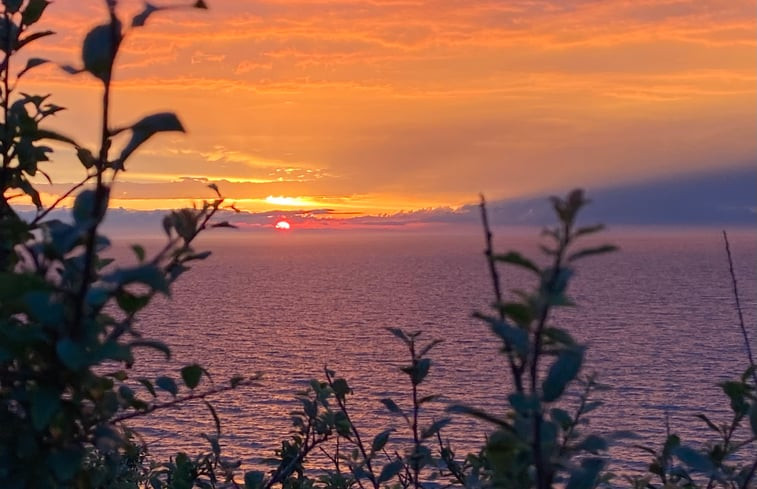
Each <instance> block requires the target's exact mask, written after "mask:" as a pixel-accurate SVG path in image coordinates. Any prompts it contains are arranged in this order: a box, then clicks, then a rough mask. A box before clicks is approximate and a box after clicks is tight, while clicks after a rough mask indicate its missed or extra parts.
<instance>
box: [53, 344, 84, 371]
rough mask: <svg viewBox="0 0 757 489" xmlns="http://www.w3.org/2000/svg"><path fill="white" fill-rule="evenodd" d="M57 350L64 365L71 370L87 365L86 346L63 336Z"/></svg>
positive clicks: (56, 347)
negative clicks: (83, 346)
mask: <svg viewBox="0 0 757 489" xmlns="http://www.w3.org/2000/svg"><path fill="white" fill-rule="evenodd" d="M55 351H56V352H57V353H58V358H60V360H61V362H63V365H65V366H66V367H68V368H70V369H71V370H79V369H81V368H83V367H85V366H86V365H87V358H86V352H85V351H84V348H82V347H81V346H80V345H79V344H78V343H75V342H74V341H72V340H71V339H70V338H63V339H62V340H60V341H58V344H57V345H56V346H55Z"/></svg>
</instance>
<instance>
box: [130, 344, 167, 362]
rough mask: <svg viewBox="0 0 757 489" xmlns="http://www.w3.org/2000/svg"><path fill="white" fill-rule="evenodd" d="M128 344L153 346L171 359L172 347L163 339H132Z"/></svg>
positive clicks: (145, 346) (144, 346)
mask: <svg viewBox="0 0 757 489" xmlns="http://www.w3.org/2000/svg"><path fill="white" fill-rule="evenodd" d="M128 346H129V347H130V348H140V347H141V348H152V349H153V350H157V351H159V352H161V353H162V354H163V355H165V356H166V360H170V359H171V349H170V348H169V347H168V345H166V344H165V343H163V342H162V341H157V340H147V339H139V340H132V341H130V342H129V345H128Z"/></svg>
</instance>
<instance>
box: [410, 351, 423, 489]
mask: <svg viewBox="0 0 757 489" xmlns="http://www.w3.org/2000/svg"><path fill="white" fill-rule="evenodd" d="M410 354H411V356H412V357H413V371H416V369H417V368H418V357H417V354H416V351H415V339H414V338H413V339H412V340H411V341H410ZM411 384H412V385H413V426H412V428H413V445H414V450H413V485H414V486H415V487H416V488H419V487H421V485H420V482H419V480H418V477H419V473H420V459H419V457H420V453H421V452H420V448H421V439H420V436H419V434H418V413H419V412H420V404H418V385H417V384H416V383H415V381H414V380H413V378H412V376H411Z"/></svg>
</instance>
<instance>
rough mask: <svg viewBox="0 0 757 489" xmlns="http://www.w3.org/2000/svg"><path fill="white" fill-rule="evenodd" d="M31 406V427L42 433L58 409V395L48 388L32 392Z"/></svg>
mask: <svg viewBox="0 0 757 489" xmlns="http://www.w3.org/2000/svg"><path fill="white" fill-rule="evenodd" d="M31 404H32V406H31V416H32V426H34V429H35V430H37V431H42V430H44V429H45V428H47V425H48V424H50V420H52V418H53V416H54V415H55V413H57V412H58V409H60V393H59V392H57V391H55V390H54V389H52V388H50V387H40V388H39V389H37V390H36V391H34V392H32V395H31Z"/></svg>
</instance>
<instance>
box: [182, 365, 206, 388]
mask: <svg viewBox="0 0 757 489" xmlns="http://www.w3.org/2000/svg"><path fill="white" fill-rule="evenodd" d="M202 370H203V369H202V367H201V366H199V365H197V364H196V363H195V364H192V365H187V366H186V367H184V368H182V369H181V378H182V380H183V381H184V385H186V386H187V387H189V388H190V389H194V388H195V387H197V386H198V385H199V383H200V379H201V378H202Z"/></svg>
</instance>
